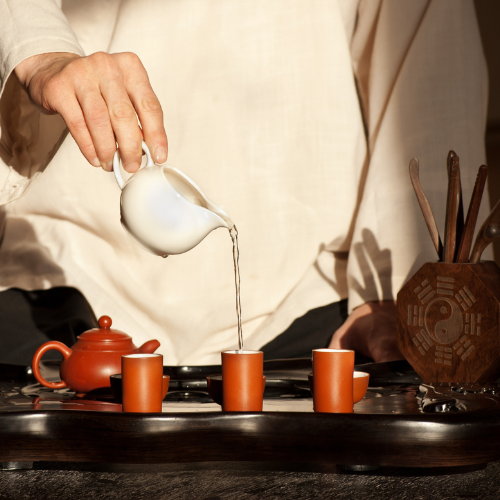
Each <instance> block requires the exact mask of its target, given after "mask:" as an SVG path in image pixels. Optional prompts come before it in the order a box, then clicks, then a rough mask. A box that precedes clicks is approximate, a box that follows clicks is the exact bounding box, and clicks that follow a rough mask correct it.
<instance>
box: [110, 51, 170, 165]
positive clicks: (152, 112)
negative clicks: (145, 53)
mask: <svg viewBox="0 0 500 500" xmlns="http://www.w3.org/2000/svg"><path fill="white" fill-rule="evenodd" d="M115 56H116V59H117V61H118V63H119V64H120V67H121V68H123V73H124V78H125V80H124V83H125V87H126V89H127V93H128V96H129V97H130V100H131V102H132V105H133V107H134V109H135V111H136V112H137V115H138V117H139V120H140V123H141V127H142V131H143V134H144V140H145V141H146V144H147V145H148V147H149V149H150V151H151V153H152V155H153V160H154V161H155V162H156V163H160V164H161V163H165V162H166V161H167V156H168V141H167V135H166V133H165V128H164V125H163V111H162V109H161V105H160V102H159V101H158V98H157V97H156V94H155V93H154V91H153V89H152V87H151V84H150V82H149V78H148V75H147V72H146V70H145V69H144V67H143V65H142V63H141V61H140V60H139V58H138V57H137V56H136V55H135V54H131V53H122V54H115Z"/></svg>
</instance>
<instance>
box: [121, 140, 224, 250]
mask: <svg viewBox="0 0 500 500" xmlns="http://www.w3.org/2000/svg"><path fill="white" fill-rule="evenodd" d="M142 149H143V150H144V152H145V153H146V156H147V163H146V166H145V167H143V168H141V169H140V170H138V171H137V172H136V173H135V174H133V175H132V176H131V177H130V178H129V179H128V180H124V178H123V175H122V172H123V169H122V167H121V163H120V153H119V151H117V152H116V154H115V157H114V160H113V169H114V173H115V177H116V181H117V182H118V185H119V186H120V188H121V190H122V195H121V222H122V225H123V227H124V228H125V229H126V230H127V232H128V233H129V234H130V236H131V237H132V239H133V240H134V241H135V242H136V243H138V244H139V245H140V246H141V247H142V248H144V249H145V250H147V251H149V252H151V253H153V254H155V255H160V256H162V257H166V256H167V255H175V254H180V253H184V252H187V251H188V250H191V248H193V247H195V246H196V245H197V244H198V243H199V242H200V241H201V240H203V238H205V236H207V235H208V233H210V232H211V231H213V230H214V229H216V228H218V227H225V228H227V229H231V227H233V223H232V221H231V219H230V218H229V216H228V215H227V214H226V213H225V212H224V210H222V208H220V207H218V206H217V205H215V204H214V203H212V202H211V201H210V200H209V199H208V198H207V197H206V196H205V194H204V193H203V192H202V191H201V189H200V188H199V187H198V186H197V185H196V184H195V183H194V182H193V181H192V180H191V179H189V177H187V176H186V175H185V174H183V173H182V172H181V171H179V170H177V169H175V168H173V167H169V166H167V165H164V166H159V165H155V164H154V162H153V160H152V158H151V154H150V152H149V149H148V147H147V146H146V143H144V142H143V143H142Z"/></svg>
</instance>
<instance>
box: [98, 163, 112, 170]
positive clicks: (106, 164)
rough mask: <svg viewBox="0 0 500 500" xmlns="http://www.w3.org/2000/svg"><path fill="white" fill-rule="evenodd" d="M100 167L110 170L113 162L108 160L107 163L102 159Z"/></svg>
mask: <svg viewBox="0 0 500 500" xmlns="http://www.w3.org/2000/svg"><path fill="white" fill-rule="evenodd" d="M101 167H102V168H103V170H106V172H112V171H113V162H112V161H108V163H104V162H103V161H101Z"/></svg>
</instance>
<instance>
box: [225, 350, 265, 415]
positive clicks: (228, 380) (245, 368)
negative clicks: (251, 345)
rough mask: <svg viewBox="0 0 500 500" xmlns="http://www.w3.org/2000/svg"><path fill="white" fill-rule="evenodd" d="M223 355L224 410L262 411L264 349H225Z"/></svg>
mask: <svg viewBox="0 0 500 500" xmlns="http://www.w3.org/2000/svg"><path fill="white" fill-rule="evenodd" d="M221 357H222V379H223V380H224V384H223V386H222V400H223V403H222V409H223V410H224V411H262V405H263V400H264V391H263V385H264V384H263V383H262V379H263V376H264V373H263V372H264V353H263V352H262V351H224V352H222V353H221Z"/></svg>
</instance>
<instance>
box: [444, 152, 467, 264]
mask: <svg viewBox="0 0 500 500" xmlns="http://www.w3.org/2000/svg"><path fill="white" fill-rule="evenodd" d="M455 157H456V158H457V161H458V162H459V165H460V161H459V157H458V156H457V153H455V151H453V150H450V151H449V152H448V158H447V162H446V163H447V169H448V182H449V178H450V173H451V167H452V165H453V158H455ZM458 175H459V179H460V184H459V186H460V187H459V196H460V198H459V203H458V213H457V224H456V225H457V231H456V235H455V255H454V256H453V261H454V262H456V258H457V255H458V247H459V243H460V241H461V240H462V234H463V231H464V202H463V196H462V180H461V178H460V167H459V169H458Z"/></svg>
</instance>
